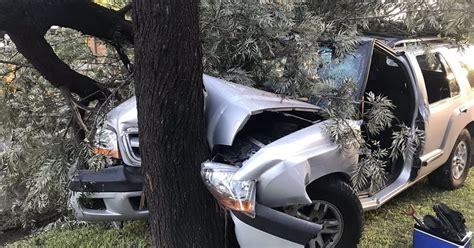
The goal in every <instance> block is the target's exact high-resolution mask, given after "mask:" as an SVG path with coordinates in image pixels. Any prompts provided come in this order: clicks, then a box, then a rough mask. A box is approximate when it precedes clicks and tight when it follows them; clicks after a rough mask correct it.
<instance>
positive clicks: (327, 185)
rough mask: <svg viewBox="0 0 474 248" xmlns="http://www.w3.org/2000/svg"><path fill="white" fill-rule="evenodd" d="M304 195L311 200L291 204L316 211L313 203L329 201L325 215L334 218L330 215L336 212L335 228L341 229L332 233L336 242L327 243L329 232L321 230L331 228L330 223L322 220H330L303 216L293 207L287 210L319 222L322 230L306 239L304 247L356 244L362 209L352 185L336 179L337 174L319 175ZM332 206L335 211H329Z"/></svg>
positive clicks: (301, 208) (361, 220) (360, 231)
mask: <svg viewBox="0 0 474 248" xmlns="http://www.w3.org/2000/svg"><path fill="white" fill-rule="evenodd" d="M308 195H309V197H310V198H311V199H312V201H313V204H310V205H299V206H295V208H298V209H299V210H300V211H302V210H304V208H305V207H309V208H310V209H311V208H313V211H316V210H314V209H316V207H315V206H316V205H315V204H316V203H319V204H328V205H331V206H330V207H328V209H329V210H327V212H328V215H326V216H327V219H328V220H332V219H336V220H337V219H338V218H334V217H332V216H336V215H339V217H342V227H339V229H337V228H336V229H337V230H340V229H342V233H341V234H340V236H339V237H336V239H337V242H335V243H331V245H328V243H330V242H331V239H332V238H333V237H330V236H328V235H331V234H323V232H325V231H324V230H326V231H331V228H330V226H331V224H328V225H327V226H326V225H325V224H323V223H331V222H330V221H323V223H321V220H320V219H319V220H314V219H308V218H306V217H307V216H304V214H301V213H297V212H295V211H294V210H293V213H290V214H292V215H294V216H296V217H299V218H302V219H306V220H308V221H313V222H315V223H318V224H323V230H322V232H321V233H320V235H321V237H319V236H320V235H318V237H316V238H315V239H313V240H312V241H310V243H309V244H308V245H306V246H305V247H357V244H358V243H359V240H360V237H361V235H362V230H363V222H364V213H363V210H362V205H361V203H360V200H359V198H358V197H357V195H356V193H355V192H354V190H353V189H352V187H351V186H350V185H349V184H347V183H345V182H343V181H341V180H339V179H338V178H333V177H331V178H326V179H321V180H318V181H316V182H314V183H312V184H311V185H310V186H309V187H308ZM318 208H320V205H318ZM332 208H335V209H337V211H338V212H339V213H338V214H332V213H331V211H334V210H332ZM295 213H296V214H295ZM302 213H305V211H302ZM306 213H307V212H306ZM302 215H303V216H302ZM310 215H311V214H310V213H308V216H310ZM317 239H323V240H324V242H322V243H324V245H321V241H320V240H319V241H318V240H317Z"/></svg>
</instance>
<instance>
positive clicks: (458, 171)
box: [428, 129, 472, 190]
mask: <svg viewBox="0 0 474 248" xmlns="http://www.w3.org/2000/svg"><path fill="white" fill-rule="evenodd" d="M471 143H472V142H471V135H470V133H469V132H468V131H467V130H466V129H464V130H462V132H461V134H460V135H459V137H458V139H457V140H456V143H455V144H454V147H453V150H452V151H451V154H450V155H449V158H448V161H446V163H445V164H443V165H442V166H441V167H439V168H438V169H436V170H435V171H433V172H432V173H431V174H430V175H428V179H429V182H430V184H431V185H432V186H435V187H438V188H442V189H447V190H454V189H457V188H459V187H461V186H462V185H463V184H464V181H466V178H467V174H468V173H469V167H470V166H471V147H472V146H471Z"/></svg>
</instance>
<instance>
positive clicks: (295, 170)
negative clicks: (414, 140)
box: [234, 121, 358, 207]
mask: <svg viewBox="0 0 474 248" xmlns="http://www.w3.org/2000/svg"><path fill="white" fill-rule="evenodd" d="M327 123H328V121H323V122H319V123H316V124H314V125H312V126H309V127H306V128H304V129H301V130H299V131H296V132H294V133H291V134H289V135H287V136H285V137H283V138H281V139H278V140H276V141H274V142H273V143H270V144H269V145H267V146H265V147H264V148H262V149H260V150H259V151H258V152H257V153H255V154H254V155H253V156H252V157H251V158H250V159H249V160H247V161H246V162H244V164H243V166H242V168H241V169H240V170H239V171H238V172H237V173H236V174H235V175H234V179H235V180H256V181H257V201H258V202H260V203H262V204H264V205H266V206H269V207H280V206H288V205H294V204H308V203H311V199H310V197H309V196H308V194H307V192H306V186H307V185H308V184H310V183H311V182H313V181H314V180H317V179H318V178H320V177H323V176H325V175H328V174H332V173H338V172H339V173H344V174H346V175H349V174H350V172H351V170H352V169H353V167H354V166H355V165H356V164H357V160H358V155H357V151H356V150H351V151H345V152H343V151H341V150H340V149H339V147H338V146H337V145H336V144H334V142H332V141H331V139H330V137H328V136H327V134H326V133H325V131H324V130H323V128H324V125H326V124H327ZM329 161H330V163H329Z"/></svg>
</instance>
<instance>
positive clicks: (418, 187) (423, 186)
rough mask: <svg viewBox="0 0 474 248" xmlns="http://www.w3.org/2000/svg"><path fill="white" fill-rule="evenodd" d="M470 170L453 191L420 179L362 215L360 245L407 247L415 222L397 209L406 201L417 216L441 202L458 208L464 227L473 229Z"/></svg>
mask: <svg viewBox="0 0 474 248" xmlns="http://www.w3.org/2000/svg"><path fill="white" fill-rule="evenodd" d="M473 177H474V173H470V175H469V177H468V179H467V181H466V184H465V185H464V187H462V188H460V189H458V190H455V191H443V190H440V189H437V188H434V187H432V186H430V185H429V183H428V180H422V181H421V182H418V183H417V184H415V185H414V186H413V187H412V188H410V189H408V190H406V191H405V192H403V193H401V194H400V195H398V196H397V197H395V198H394V199H392V200H390V201H389V202H388V203H387V204H386V205H384V206H382V207H381V208H380V209H378V210H375V211H370V212H367V213H366V214H365V231H364V234H363V235H362V237H363V238H362V240H361V242H360V247H362V248H364V247H408V246H409V245H411V242H412V237H413V224H414V223H415V221H414V220H413V219H412V218H411V217H408V216H405V215H403V214H402V213H401V212H402V211H405V210H407V209H408V207H409V206H410V204H413V206H415V208H416V211H417V212H418V215H420V216H424V215H425V214H432V215H434V211H433V209H432V207H433V205H434V204H435V203H438V202H444V203H446V204H447V205H448V206H449V207H452V208H454V209H457V210H459V211H460V212H462V213H463V215H464V217H465V218H466V224H467V227H468V229H470V230H474V208H473V207H472V206H474V180H473Z"/></svg>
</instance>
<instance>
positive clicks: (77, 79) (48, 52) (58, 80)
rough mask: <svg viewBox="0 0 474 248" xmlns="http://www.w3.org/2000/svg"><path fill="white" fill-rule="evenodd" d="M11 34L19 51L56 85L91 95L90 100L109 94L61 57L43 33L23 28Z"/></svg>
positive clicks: (102, 97) (83, 94)
mask: <svg viewBox="0 0 474 248" xmlns="http://www.w3.org/2000/svg"><path fill="white" fill-rule="evenodd" d="M9 34H10V38H11V39H12V41H13V42H14V43H15V44H16V47H17V49H18V51H19V52H20V53H21V54H23V56H24V57H25V58H26V59H27V60H28V61H29V62H30V63H31V64H32V65H33V66H34V67H35V68H36V69H37V70H38V71H39V72H40V73H41V74H42V75H43V76H44V77H45V78H46V79H47V80H48V81H49V82H51V84H53V85H54V86H56V87H58V88H61V87H62V88H67V89H68V90H69V91H70V92H72V93H75V94H78V95H79V96H81V97H89V98H88V100H95V99H105V98H106V97H107V95H108V94H109V92H108V91H107V90H106V89H103V88H102V87H100V85H99V84H98V83H97V82H96V81H95V80H93V79H91V78H89V77H87V76H84V75H82V74H79V73H77V72H76V71H74V70H72V69H71V68H70V67H69V66H68V65H67V64H66V63H64V62H63V61H62V60H61V59H59V57H58V56H57V55H56V54H55V53H54V51H53V49H52V48H51V46H50V45H49V44H48V42H47V41H46V40H45V39H44V37H43V36H42V34H41V33H37V32H36V31H35V30H25V29H22V30H19V32H18V33H12V32H10V33H9Z"/></svg>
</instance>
